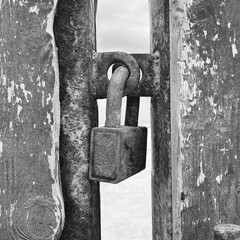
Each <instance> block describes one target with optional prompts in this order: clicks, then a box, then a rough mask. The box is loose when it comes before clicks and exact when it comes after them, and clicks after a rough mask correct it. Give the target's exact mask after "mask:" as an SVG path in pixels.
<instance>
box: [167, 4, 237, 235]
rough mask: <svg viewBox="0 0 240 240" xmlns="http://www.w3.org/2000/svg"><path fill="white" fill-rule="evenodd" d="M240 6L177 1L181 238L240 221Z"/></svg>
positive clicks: (176, 202) (176, 158) (176, 207)
mask: <svg viewBox="0 0 240 240" xmlns="http://www.w3.org/2000/svg"><path fill="white" fill-rule="evenodd" d="M239 13H240V3H239V2H238V1H234V0H229V1H203V0H200V1H199V0H193V1H181V0H178V1H173V0H172V1H171V2H170V19H171V21H170V29H171V120H172V128H171V129H172V144H171V145H172V150H171V151H172V163H173V176H174V177H173V221H174V223H173V229H174V233H173V239H183V240H185V239H186V240H189V239H191V240H203V239H209V240H212V239H214V231H213V229H214V226H215V225H217V224H220V223H231V224H238V225H239V219H240V212H239V209H240V208H239V202H240V201H239V193H240V191H239V189H240V185H239V174H238V172H239V171H238V169H239V167H240V165H239V157H240V156H239V126H240V125H239V123H240V114H239V99H240V96H239V75H240V71H239V69H240V68H239V60H240V59H239V54H238V48H239V31H240V28H239V20H240V19H239V18H240V17H239V16H240V14H239Z"/></svg>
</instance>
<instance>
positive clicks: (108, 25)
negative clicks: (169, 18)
mask: <svg viewBox="0 0 240 240" xmlns="http://www.w3.org/2000/svg"><path fill="white" fill-rule="evenodd" d="M97 9H98V10H97V51H98V52H103V51H116V50H117V51H124V52H127V53H149V51H150V50H149V49H150V47H149V42H150V40H149V32H150V24H149V10H148V0H98V8H97Z"/></svg>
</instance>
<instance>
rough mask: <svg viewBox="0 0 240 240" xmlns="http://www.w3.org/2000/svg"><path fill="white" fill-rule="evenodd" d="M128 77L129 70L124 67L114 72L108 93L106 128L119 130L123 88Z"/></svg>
mask: <svg viewBox="0 0 240 240" xmlns="http://www.w3.org/2000/svg"><path fill="white" fill-rule="evenodd" d="M128 76H129V70H128V69H127V68H126V67H124V66H120V67H118V68H117V69H116V70H115V71H114V72H113V75H112V77H111V79H110V82H109V86H108V91H107V108H106V122H105V127H110V128H119V126H120V123H121V108H122V96H123V88H124V85H125V83H126V81H127V79H128Z"/></svg>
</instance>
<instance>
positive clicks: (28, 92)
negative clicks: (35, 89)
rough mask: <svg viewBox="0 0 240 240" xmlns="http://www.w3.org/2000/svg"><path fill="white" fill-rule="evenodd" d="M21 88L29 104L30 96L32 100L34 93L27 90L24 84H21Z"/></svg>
mask: <svg viewBox="0 0 240 240" xmlns="http://www.w3.org/2000/svg"><path fill="white" fill-rule="evenodd" d="M20 88H21V89H22V91H23V94H24V97H25V99H26V101H27V102H29V100H28V95H30V97H31V98H32V93H31V92H30V91H27V90H26V88H25V84H24V83H20Z"/></svg>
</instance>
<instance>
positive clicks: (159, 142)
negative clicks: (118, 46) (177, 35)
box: [149, 0, 175, 240]
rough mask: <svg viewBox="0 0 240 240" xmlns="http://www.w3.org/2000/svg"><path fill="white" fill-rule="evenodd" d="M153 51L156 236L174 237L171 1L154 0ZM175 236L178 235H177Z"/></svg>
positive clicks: (166, 239) (154, 232)
mask: <svg viewBox="0 0 240 240" xmlns="http://www.w3.org/2000/svg"><path fill="white" fill-rule="evenodd" d="M149 4H150V22H151V54H152V56H153V57H154V60H153V70H154V72H155V74H154V75H155V77H154V81H153V86H154V92H153V97H152V101H151V116H152V119H151V124H152V126H151V127H152V151H153V161H152V164H153V165H152V200H153V201H152V202H153V218H152V219H153V239H154V240H160V239H161V240H162V239H164V240H168V239H173V238H172V164H171V158H170V151H171V149H170V142H171V135H170V122H171V119H170V80H169V67H170V63H169V61H170V56H169V54H170V50H169V1H167V0H150V1H149ZM174 240H175V239H174Z"/></svg>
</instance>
